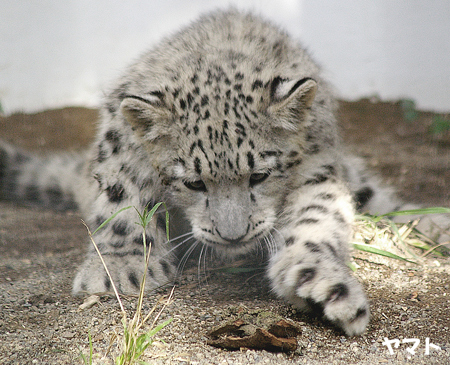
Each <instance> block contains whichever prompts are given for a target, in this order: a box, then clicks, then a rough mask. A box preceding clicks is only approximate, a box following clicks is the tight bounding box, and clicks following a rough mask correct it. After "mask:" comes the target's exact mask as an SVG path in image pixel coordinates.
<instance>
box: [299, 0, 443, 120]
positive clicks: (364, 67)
mask: <svg viewBox="0 0 450 365" xmlns="http://www.w3.org/2000/svg"><path fill="white" fill-rule="evenodd" d="M319 14H320V16H319ZM303 15H304V16H303V17H302V39H303V43H304V44H305V45H307V46H309V48H310V49H311V50H312V52H313V53H314V55H315V57H316V59H318V60H319V61H320V63H321V64H322V65H323V66H324V67H325V69H327V70H328V71H329V76H330V78H331V79H332V81H333V82H334V84H335V85H336V86H337V88H338V90H339V92H340V94H341V95H342V96H343V97H345V98H359V97H361V96H364V95H365V96H372V95H377V96H379V97H381V98H382V99H398V98H412V99H415V100H416V102H417V103H418V105H419V106H420V107H421V108H425V109H434V110H441V111H450V1H448V0H433V1H424V0H407V1H406V0H403V1H393V0H377V1H371V0H342V1H333V0H326V1H324V0H322V1H308V0H306V1H304V4H303Z"/></svg>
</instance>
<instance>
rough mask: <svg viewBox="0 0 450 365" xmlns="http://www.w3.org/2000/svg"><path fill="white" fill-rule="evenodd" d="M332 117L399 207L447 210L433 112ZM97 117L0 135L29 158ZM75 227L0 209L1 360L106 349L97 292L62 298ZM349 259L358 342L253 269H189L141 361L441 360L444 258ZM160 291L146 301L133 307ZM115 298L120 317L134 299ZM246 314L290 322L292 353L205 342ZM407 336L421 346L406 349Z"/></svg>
mask: <svg viewBox="0 0 450 365" xmlns="http://www.w3.org/2000/svg"><path fill="white" fill-rule="evenodd" d="M339 114H340V120H341V124H342V132H343V137H344V141H345V143H346V144H347V145H348V147H349V149H350V150H352V151H355V152H357V153H358V154H359V155H362V156H364V157H365V158H366V159H367V162H368V165H369V166H370V167H372V168H373V169H374V170H375V171H377V172H378V173H380V174H381V175H382V176H383V177H384V179H385V180H386V181H387V182H388V183H389V184H392V185H393V186H395V187H396V188H397V189H398V191H399V194H400V195H401V196H402V197H403V198H404V199H405V200H408V201H414V202H419V203H422V204H424V205H428V206H450V184H449V182H450V133H449V132H446V133H442V134H440V135H438V136H436V135H433V134H430V133H429V130H430V128H431V126H432V124H433V118H435V115H434V114H432V113H428V112H418V113H417V115H415V116H414V118H409V117H408V116H407V115H406V114H405V110H404V109H403V108H402V105H401V103H385V102H380V101H377V100H360V101H358V102H342V103H341V108H340V113H339ZM96 117H97V111H96V110H92V109H84V108H65V109H58V110H49V111H45V112H42V113H38V114H33V115H25V114H14V115H11V116H8V117H0V138H2V139H5V140H8V141H11V142H14V143H16V144H18V145H20V146H22V147H24V148H29V149H33V150H39V151H58V150H61V149H64V150H77V149H80V148H83V147H84V146H86V145H87V144H88V143H89V141H90V136H91V134H92V131H93V130H94V128H95V127H94V124H95V123H94V122H95V119H96ZM444 118H448V115H447V116H444ZM80 219H81V217H80V216H79V215H78V214H77V213H75V212H67V213H56V212H53V211H43V210H41V209H37V208H33V207H23V206H20V207H19V206H16V205H13V204H11V203H8V202H0V252H1V254H0V364H82V361H81V359H80V358H79V352H80V350H81V351H82V352H84V353H85V354H88V352H89V343H88V332H90V333H91V334H92V338H93V346H94V353H95V354H97V355H100V354H104V353H105V351H106V349H107V347H108V345H109V342H110V337H111V335H112V334H113V332H114V331H115V330H116V331H118V332H120V327H121V324H120V321H121V316H120V312H119V307H118V304H117V301H116V300H115V299H112V298H109V297H107V296H105V297H102V298H101V300H100V302H99V303H98V304H96V305H94V306H93V307H92V308H89V309H84V310H79V305H80V304H81V303H83V298H77V297H72V296H71V295H70V290H71V282H72V280H73V276H74V273H75V270H76V268H77V266H78V265H79V264H80V263H81V262H82V260H83V257H84V252H85V250H86V247H87V246H86V245H87V241H88V238H87V234H86V231H85V229H84V227H83V226H82V223H81V220H80ZM354 262H355V263H356V264H357V265H358V266H359V269H358V270H357V271H356V275H357V276H358V278H359V279H360V281H361V282H363V284H364V286H365V287H366V290H367V293H368V296H369V298H370V301H371V311H372V318H371V322H370V325H369V327H368V330H367V332H366V333H365V334H364V335H362V336H357V337H352V338H347V337H345V336H344V335H343V334H342V333H341V332H339V331H338V330H336V329H335V328H334V327H333V326H331V325H329V324H327V323H324V322H322V321H320V320H319V319H317V318H311V317H309V316H305V315H302V314H300V313H296V312H295V310H292V309H291V308H290V307H289V306H287V305H286V304H284V303H283V302H282V301H279V300H278V299H276V298H275V296H273V295H272V294H271V293H270V291H269V288H268V283H267V281H266V279H265V277H264V273H263V272H262V271H257V272H251V273H248V274H242V273H241V274H238V275H237V274H232V273H229V272H221V271H215V270H211V271H209V272H208V278H207V282H203V283H199V282H198V274H197V269H196V268H195V267H194V268H192V269H187V270H185V273H184V275H183V279H182V281H181V283H180V284H179V286H177V287H176V289H175V292H174V299H173V302H172V304H171V305H170V306H168V307H167V308H166V310H165V311H164V312H163V314H162V316H161V320H164V319H167V318H173V322H172V323H171V324H170V325H169V326H167V327H166V328H165V329H163V330H162V331H161V332H160V333H158V335H157V339H158V341H157V342H156V344H155V345H154V346H152V347H151V348H150V349H149V350H148V351H147V353H146V357H145V359H146V361H148V362H149V363H152V364H153V363H154V364H450V316H449V304H448V303H449V297H450V262H449V259H448V258H445V257H444V258H439V257H436V256H430V258H429V259H427V260H425V262H424V264H423V265H414V264H409V263H403V262H400V261H393V260H390V261H387V264H386V263H385V264H381V263H379V262H378V260H376V259H375V258H374V257H373V256H370V255H367V254H362V253H360V252H355V255H354ZM207 266H208V267H212V266H213V263H208V265H207ZM168 291H169V289H166V290H163V291H162V292H161V293H154V294H152V295H149V296H148V298H147V299H146V301H145V305H144V310H145V311H148V310H149V308H151V307H152V306H153V304H154V303H155V302H156V300H157V298H158V297H159V296H160V295H161V294H164V293H166V294H167V293H168ZM124 301H125V306H126V308H127V310H129V311H130V313H131V310H132V309H133V308H134V305H135V301H136V300H135V298H124ZM236 308H237V309H236ZM256 309H262V310H266V311H271V312H274V313H277V314H280V315H282V316H283V317H285V318H288V319H291V320H293V321H295V322H296V323H297V324H298V325H299V326H300V328H301V331H302V333H301V335H300V336H299V337H298V345H299V346H298V349H297V350H296V351H295V352H293V353H289V354H284V353H272V352H267V351H264V350H263V351H256V350H249V349H245V348H243V349H241V350H238V351H226V350H220V349H216V348H214V347H211V346H208V345H207V344H206V335H207V332H208V331H209V330H210V329H211V328H212V327H214V326H216V325H217V324H219V323H221V321H223V320H226V319H227V318H228V316H229V313H230V311H233V310H238V311H239V310H240V311H242V310H250V311H251V310H256ZM386 338H387V339H388V340H394V339H398V340H399V343H400V346H399V347H398V348H395V347H394V345H392V347H393V350H392V352H393V353H392V354H390V352H389V350H388V347H387V346H386V345H385V344H383V342H384V341H385V339H386ZM408 339H417V340H419V341H420V342H419V344H418V346H417V347H416V348H415V350H414V351H412V352H409V351H408V349H410V348H411V347H412V346H413V342H408V341H407V340H408ZM427 339H428V340H427ZM427 341H429V343H431V344H434V345H436V346H439V347H440V349H435V348H433V347H430V346H427ZM427 348H430V354H429V355H427V354H425V351H426V350H427ZM116 349H117V345H113V347H112V350H113V351H115V350H116ZM97 363H103V362H97ZM105 363H112V362H105Z"/></svg>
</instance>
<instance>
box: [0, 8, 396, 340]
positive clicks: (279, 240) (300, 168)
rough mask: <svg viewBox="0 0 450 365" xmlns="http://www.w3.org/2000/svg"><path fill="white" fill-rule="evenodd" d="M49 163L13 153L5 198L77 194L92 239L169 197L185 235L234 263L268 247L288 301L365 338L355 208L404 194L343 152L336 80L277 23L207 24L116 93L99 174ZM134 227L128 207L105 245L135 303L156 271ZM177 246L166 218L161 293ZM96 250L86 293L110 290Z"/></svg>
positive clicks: (146, 60)
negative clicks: (352, 247) (352, 261)
mask: <svg viewBox="0 0 450 365" xmlns="http://www.w3.org/2000/svg"><path fill="white" fill-rule="evenodd" d="M36 161H37V158H36V157H33V156H27V155H26V154H24V153H22V152H17V150H15V149H13V148H12V147H10V146H6V145H3V149H2V155H0V166H2V168H0V173H2V174H3V179H2V181H3V183H2V185H3V191H4V192H5V191H7V192H9V193H11V194H12V195H13V196H15V197H25V198H28V199H29V200H35V201H40V202H48V205H55V204H51V203H52V200H53V201H54V200H58V202H60V200H62V197H63V196H64V197H65V196H74V197H75V201H76V202H77V203H78V205H79V206H80V208H81V210H82V211H83V213H84V215H85V217H86V219H87V222H88V223H89V225H90V226H91V227H93V228H95V227H97V226H98V225H99V224H100V223H101V222H103V221H104V220H105V219H107V218H108V217H109V216H110V215H111V214H112V213H113V212H117V211H118V210H119V209H121V208H124V207H126V206H130V205H132V206H134V207H136V208H137V209H138V210H143V209H144V207H147V206H149V205H150V206H152V205H153V204H155V203H156V202H159V201H164V202H166V203H167V205H168V207H169V210H170V211H171V213H174V214H175V215H174V216H172V219H171V222H172V223H173V225H174V226H175V235H177V234H180V235H181V234H182V233H186V232H192V234H193V238H192V240H193V241H194V240H195V241H197V242H201V243H202V244H204V245H207V246H208V247H210V248H211V249H212V250H213V251H214V252H215V253H217V254H218V255H219V256H224V257H236V256H238V255H243V254H252V252H253V251H254V250H255V248H258V247H260V246H261V245H263V244H266V245H267V246H268V251H269V254H270V260H269V262H268V267H267V275H268V277H269V279H270V282H271V285H272V288H273V291H274V292H275V293H276V294H277V295H279V296H280V297H282V298H284V299H286V300H287V301H288V302H290V303H291V304H293V305H294V306H296V307H298V308H303V309H308V308H310V307H314V308H319V309H320V310H322V311H323V314H324V316H325V317H326V318H327V319H328V320H330V321H332V322H334V323H335V324H337V325H338V326H339V327H341V328H342V329H343V330H344V331H345V333H346V334H347V335H355V334H360V333H362V332H363V331H364V330H365V328H366V326H367V323H368V321H369V306H368V303H367V299H366V296H365V294H364V290H363V289H362V287H361V284H359V283H358V281H357V280H356V279H355V278H354V277H353V276H352V274H351V273H350V272H349V269H348V268H347V264H346V263H347V261H348V241H349V237H350V234H351V226H352V222H353V214H354V207H355V202H356V206H357V207H358V208H359V209H370V210H371V211H372V212H374V213H375V212H384V211H387V210H389V209H391V208H394V207H395V205H396V203H395V199H394V198H392V194H391V193H390V192H388V191H386V190H383V188H380V186H379V184H378V182H377V181H376V180H374V179H372V178H370V177H366V176H365V175H364V174H362V171H363V170H364V169H363V167H362V165H361V166H360V164H361V163H360V161H359V160H357V159H355V158H353V157H343V155H342V147H341V145H340V140H339V138H338V133H337V127H336V120H335V101H334V98H333V96H332V92H331V91H330V87H329V85H328V84H327V83H326V82H325V81H324V80H323V79H322V76H321V73H320V70H319V68H318V67H317V65H316V64H315V63H314V62H313V61H312V60H311V58H310V57H309V55H308V54H307V53H306V52H305V51H304V50H303V49H302V48H301V46H300V45H299V44H298V43H297V42H296V41H294V40H292V39H291V38H290V37H289V36H288V35H287V34H285V33H284V32H283V31H281V30H279V29H278V28H277V27H275V26H273V25H272V24H270V23H268V22H266V21H264V20H261V19H260V18H258V17H255V16H252V15H249V14H242V13H239V12H237V11H235V10H229V11H225V12H221V11H219V12H215V13H212V14H209V15H207V16H204V17H202V18H201V19H200V20H199V21H197V22H196V23H193V24H192V25H190V26H188V27H186V28H184V29H183V30H182V31H180V32H179V33H177V34H175V35H173V36H172V37H169V38H167V39H165V40H163V41H162V42H161V43H160V44H159V45H157V46H156V47H154V48H153V49H152V50H150V51H149V52H147V53H145V54H143V55H142V56H141V57H140V58H139V59H138V60H137V61H136V62H135V63H134V64H132V65H131V66H130V67H129V68H128V69H127V70H126V71H125V73H124V74H123V76H122V77H121V78H120V79H119V80H118V81H117V83H116V86H115V87H114V88H113V89H112V90H111V91H110V92H109V93H108V96H107V97H106V100H105V102H104V106H103V109H102V117H101V122H100V124H99V127H98V133H97V137H96V140H95V143H94V144H93V147H92V150H91V152H90V156H89V158H88V161H89V164H88V165H87V166H86V167H85V172H86V176H87V178H86V179H84V178H81V177H80V176H81V173H80V171H81V163H79V162H76V163H75V162H74V163H72V164H73V166H72V167H71V168H68V166H67V163H66V162H64V161H60V162H59V163H58V161H57V160H55V161H53V164H52V163H42V161H41V162H40V163H37V162H36ZM63 165H64V171H67V170H72V171H73V172H74V173H73V174H70V173H69V172H67V173H66V174H62V173H61V171H62V166H63ZM36 166H37V167H36ZM47 166H50V167H47ZM69 167H70V166H69ZM24 171H25V172H24ZM77 171H78V172H77ZM38 175H44V180H39V181H38V180H36V179H37V178H36V177H37V176H38ZM63 175H64V176H65V177H64V176H63ZM72 176H76V177H72ZM67 177H68V178H67ZM64 179H72V184H70V183H68V182H67V183H64V184H62V183H61V181H62V180H64ZM62 185H63V186H64V189H63V188H61V186H62ZM80 186H81V188H80ZM52 187H53V189H52ZM27 189H28V190H27ZM4 194H6V193H4ZM58 202H57V203H58ZM70 202H71V200H70V199H69V202H67V201H63V203H64V204H62V203H61V206H60V208H62V209H64V208H68V207H71V204H72V203H70ZM53 203H54V202H53ZM56 205H58V204H56ZM135 221H136V213H135V212H134V210H127V211H124V212H122V213H121V214H120V215H118V216H117V217H116V218H115V219H114V220H113V221H112V222H111V223H110V224H109V225H107V226H106V227H105V228H103V229H102V230H100V231H99V232H98V234H97V236H96V241H97V244H98V245H99V248H100V251H101V252H102V254H103V257H104V258H105V260H106V263H107V265H108V267H109V270H110V271H111V273H112V276H113V278H114V280H115V282H116V284H117V285H118V287H119V290H121V291H122V292H135V291H136V290H137V289H138V287H139V280H140V278H141V276H142V270H143V264H142V261H143V258H142V255H143V238H142V234H141V230H140V228H139V227H138V226H137V225H136V224H135V223H134V222H135ZM165 237H166V232H165V222H164V219H161V218H159V219H155V220H153V221H152V222H151V224H150V227H149V229H148V230H147V233H146V241H147V243H151V245H152V250H151V256H150V265H149V269H148V274H149V279H148V280H147V288H148V289H151V288H155V287H157V286H160V285H164V284H166V283H167V282H169V281H170V280H171V279H172V278H173V276H174V274H175V271H176V269H175V268H176V259H175V257H173V256H172V255H171V252H170V245H169V244H167V243H166V238H165ZM189 242H191V241H189ZM89 247H90V248H89V253H88V256H87V258H86V261H85V262H84V264H83V265H82V267H81V268H80V270H79V272H78V273H77V275H76V277H75V280H74V286H73V292H74V293H75V294H80V293H83V292H103V291H108V290H110V288H111V285H110V282H109V280H108V278H107V276H106V274H105V271H104V269H103V267H102V264H101V262H100V260H99V259H98V257H97V254H96V253H95V251H94V250H93V248H91V246H89Z"/></svg>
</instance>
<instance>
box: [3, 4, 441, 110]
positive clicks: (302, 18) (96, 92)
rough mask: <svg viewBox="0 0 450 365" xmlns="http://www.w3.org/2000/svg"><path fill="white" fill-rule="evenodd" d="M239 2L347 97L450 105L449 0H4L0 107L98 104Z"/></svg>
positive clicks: (434, 106)
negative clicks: (177, 36) (200, 20)
mask: <svg viewBox="0 0 450 365" xmlns="http://www.w3.org/2000/svg"><path fill="white" fill-rule="evenodd" d="M230 4H232V5H234V6H235V7H237V8H239V9H245V10H252V11H254V12H255V13H257V14H261V15H263V16H264V17H266V18H268V19H270V20H272V21H273V22H275V23H277V24H279V25H281V26H282V27H283V28H285V29H287V30H288V32H289V33H290V34H291V35H292V36H294V37H296V38H298V39H299V40H300V41H301V43H302V44H303V45H304V46H305V47H307V48H308V49H309V51H310V53H311V54H312V55H313V57H314V58H315V59H316V60H317V61H318V62H319V63H320V64H321V65H322V67H323V69H324V72H325V74H326V75H327V77H328V79H330V80H331V81H332V83H333V84H334V86H335V88H336V90H337V91H338V94H339V96H340V97H341V98H343V99H346V100H356V99H359V98H362V97H370V98H378V99H381V100H398V99H411V100H414V101H415V103H416V105H417V107H418V108H421V109H426V110H433V111H438V112H439V111H441V112H445V111H449V110H450V1H448V0H433V1H423V0H408V1H391V0H378V1H371V0H341V1H333V0H322V1H320V2H319V1H314V0H277V1H273V0H259V1H258V0H239V1H222V0H215V1H211V0H189V1H185V0H184V1H183V0H164V1H155V0H154V1H149V0H128V1H119V0H64V1H60V0H20V1H17V0H0V104H1V108H2V110H3V112H4V113H6V114H9V113H12V112H15V111H19V110H20V111H26V112H34V111H39V110H42V109H46V108H55V107H64V106H69V105H79V106H90V107H96V106H98V105H99V103H100V101H101V98H102V90H104V89H105V88H106V87H107V86H108V85H109V83H110V82H111V81H113V80H114V78H115V77H116V76H117V75H118V74H119V73H120V71H121V70H122V69H123V67H125V66H126V65H127V64H129V63H130V61H132V60H133V59H134V58H136V57H137V56H138V55H139V54H140V53H142V52H143V51H144V50H145V49H147V48H149V47H150V46H151V45H152V44H155V43H156V42H157V41H158V40H159V39H161V37H163V36H167V35H170V34H171V33H172V32H174V31H176V30H178V29H179V28H180V26H182V25H185V24H188V23H189V22H191V21H193V20H195V19H196V17H198V15H199V14H201V13H203V12H205V11H208V10H212V9H215V8H220V7H222V8H223V7H227V6H228V5H230Z"/></svg>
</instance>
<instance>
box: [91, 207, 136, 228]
mask: <svg viewBox="0 0 450 365" xmlns="http://www.w3.org/2000/svg"><path fill="white" fill-rule="evenodd" d="M130 208H133V207H132V206H131V205H130V206H128V207H125V208H122V209H120V210H119V211H117V212H115V213H114V214H113V215H112V216H111V217H109V218H108V219H107V220H105V221H104V222H103V223H102V224H100V225H99V226H98V228H97V229H96V230H95V231H94V232H92V235H94V234H95V233H96V232H97V231H99V230H100V229H102V228H103V227H104V226H106V225H107V224H108V223H109V222H111V221H112V220H113V219H114V218H115V217H117V215H118V214H120V213H122V212H123V211H124V210H127V209H130Z"/></svg>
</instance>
